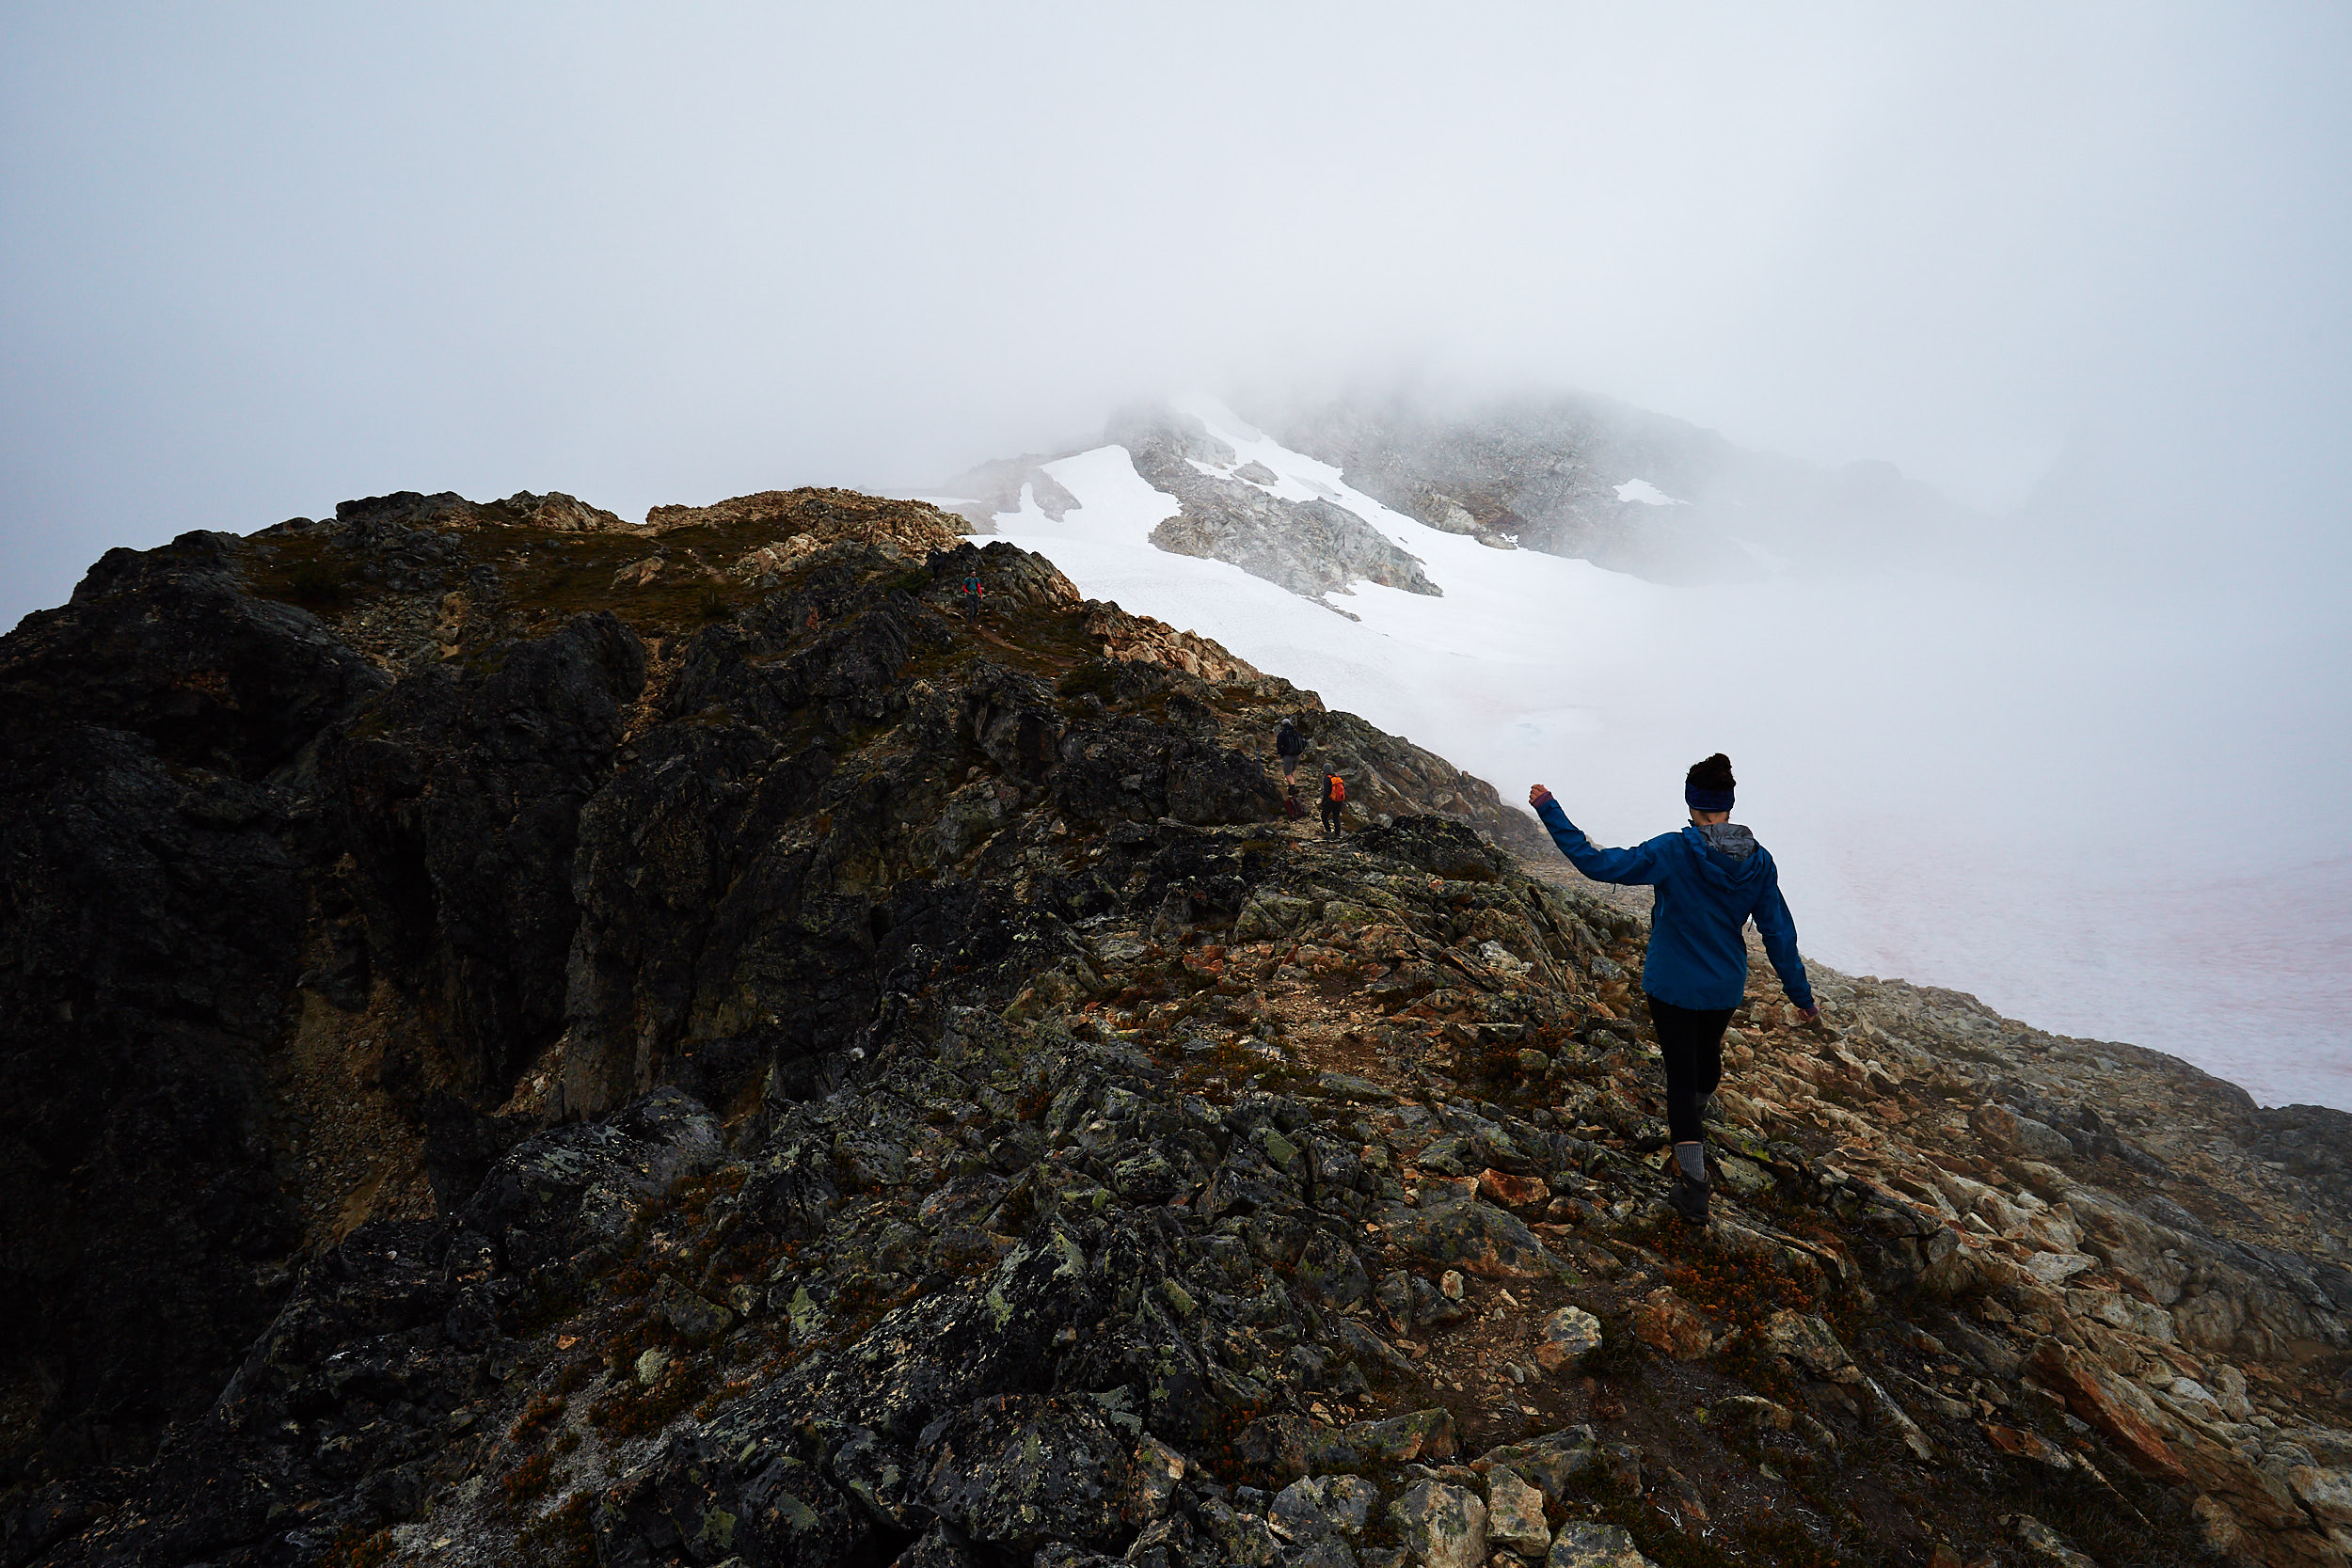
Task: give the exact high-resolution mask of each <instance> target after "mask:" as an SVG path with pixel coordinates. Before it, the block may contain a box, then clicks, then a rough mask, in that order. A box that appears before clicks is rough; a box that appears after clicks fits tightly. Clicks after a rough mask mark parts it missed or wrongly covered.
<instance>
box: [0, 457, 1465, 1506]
mask: <svg viewBox="0 0 2352 1568" xmlns="http://www.w3.org/2000/svg"><path fill="white" fill-rule="evenodd" d="M705 519H710V520H705ZM973 573H977V574H978V575H979V576H980V577H981V578H982V579H983V580H984V581H985V583H986V584H987V586H988V589H989V596H988V599H987V610H986V612H985V614H984V615H983V616H981V617H980V618H979V619H978V621H977V623H972V622H968V621H967V619H966V618H965V617H964V616H962V615H961V613H960V612H958V610H957V607H956V594H957V591H958V589H959V588H960V586H961V582H962V580H963V578H965V577H966V576H967V575H970V574H973ZM1184 641H1185V640H1184V639H1182V638H1180V637H1178V636H1177V635H1176V634H1174V633H1172V632H1170V631H1169V630H1168V628H1166V627H1161V626H1157V625H1156V624H1154V623H1142V622H1136V621H1134V620H1133V619H1132V618H1129V617H1125V616H1122V615H1120V613H1119V612H1118V611H1117V610H1113V609H1109V608H1108V607H1102V606H1089V605H1086V604H1082V603H1081V602H1079V601H1078V599H1077V597H1076V595H1075V594H1074V593H1073V592H1072V590H1071V589H1070V587H1069V585H1068V584H1067V582H1065V581H1064V580H1063V579H1062V578H1060V577H1059V574H1057V573H1056V572H1055V571H1054V570H1053V569H1052V568H1051V567H1050V566H1048V565H1046V564H1045V563H1044V562H1040V561H1038V560H1036V559H1034V558H1031V557H1026V556H1024V555H1022V554H1021V553H1020V552H1018V551H1015V550H1012V549H1010V548H1009V547H1008V546H994V547H993V548H991V549H990V550H988V551H987V552H985V553H983V552H979V551H976V550H974V549H972V548H971V547H970V546H960V544H959V542H958V540H957V539H956V537H955V535H954V533H953V531H952V530H951V528H950V526H949V525H948V523H947V521H946V519H944V518H942V517H941V516H940V515H938V514H935V513H932V512H930V510H929V509H927V508H923V507H920V506H913V505H906V504H902V503H896V502H882V501H875V500H872V499H868V498H864V497H855V496H849V495H846V494H844V493H840V492H796V493H793V494H790V495H772V494H771V495H768V496H761V497H751V498H744V499H743V500H742V501H739V502H730V503H726V505H724V506H723V507H721V508H714V509H709V510H708V511H707V512H701V513H681V514H680V515H678V516H677V517H672V518H669V519H667V520H666V521H665V525H664V527H663V528H662V530H661V531H660V532H659V533H648V532H646V531H637V530H628V529H625V528H623V527H622V526H621V525H620V524H619V523H618V521H617V519H613V518H611V517H610V516H609V515H605V514H599V513H596V512H594V511H593V509H589V508H585V507H582V506H580V504H579V503H576V502H570V501H569V498H563V497H550V498H545V499H541V498H532V497H518V498H515V499H512V500H509V501H505V502H499V503H494V504H493V505H491V506H488V507H477V506H473V505H471V504H470V503H467V502H465V501H463V500H462V499H460V498H456V497H447V496H443V497H421V496H401V497H389V498H378V499H374V500H371V501H365V502H355V503H350V504H348V505H346V506H345V507H343V508H342V509H341V514H340V515H339V516H338V517H337V518H336V519H333V520H328V521H324V522H318V523H310V522H307V521H300V520H297V521H296V522H295V523H291V524H287V525H282V526H280V527H278V528H277V529H272V530H270V531H266V532H264V533H262V534H259V535H256V536H254V537H253V538H252V539H250V540H239V539H236V538H233V537H231V536H229V535H224V534H191V535H187V536H185V537H183V538H182V539H180V540H178V541H175V542H174V543H173V544H171V545H169V546H166V547H164V548H162V549H158V550H153V551H149V552H145V553H143V554H141V553H135V552H131V551H124V550H118V551H115V552H112V553H110V554H109V555H108V556H107V557H106V558H105V559H104V560H103V561H102V562H99V564H98V565H97V566H96V567H94V568H93V569H92V570H91V572H90V574H89V577H88V578H87V580H86V581H85V582H84V583H83V585H82V587H81V588H80V589H79V590H78V591H77V592H76V594H75V595H74V598H73V601H72V603H71V604H70V605H68V606H66V607H64V608H61V609H59V610H50V611H44V612H41V613H40V614H37V615H34V616H30V617H28V618H27V619H26V620H25V622H24V624H23V625H22V626H20V627H19V628H18V629H17V630H16V631H15V632H14V633H13V634H12V635H11V636H9V637H8V639H7V640H6V641H5V643H0V689H5V690H6V692H7V694H8V698H9V699H10V701H9V710H10V712H11V714H12V716H13V719H12V724H13V732H14V733H13V734H12V735H11V737H10V740H9V744H8V749H7V752H6V756H5V759H0V845H5V859H4V860H0V878H5V882H6V886H7V889H8V900H7V909H6V913H5V923H6V936H7V941H6V946H5V959H4V960H0V1072H5V1075H6V1081H7V1082H8V1084H9V1085H11V1086H12V1089H13V1092H14V1095H15V1098H16V1101H17V1106H18V1113H19V1114H18V1115H16V1116H15V1117H11V1118H10V1121H9V1126H8V1131H7V1132H6V1134H5V1139H6V1143H5V1153H0V1199H4V1200H5V1203H6V1207H7V1211H8V1213H9V1215H10V1224H9V1227H8V1229H9V1231H10V1237H11V1239H10V1241H9V1243H8V1247H7V1249H6V1252H5V1254H0V1271H5V1272H4V1274H0V1301H4V1302H5V1304H6V1305H5V1306H0V1312H4V1313H5V1314H6V1318H5V1330H4V1331H0V1341H4V1342H5V1349H0V1357H5V1362H4V1363H0V1368H4V1370H0V1378H5V1385H6V1391H5V1394H4V1395H0V1454H4V1455H5V1456H6V1463H7V1465H8V1466H9V1469H8V1471H7V1472H5V1473H6V1474H8V1475H11V1476H12V1475H23V1474H30V1475H36V1476H38V1475H45V1474H56V1473H69V1472H71V1471H72V1470H74V1469H75V1468H78V1467H80V1466H82V1465H87V1464H89V1463H91V1462H93V1461H122V1460H129V1459H134V1458H136V1457H138V1456H140V1455H141V1454H143V1453H144V1452H146V1451H147V1449H148V1448H149V1446H150V1445H151V1442H152V1440H153V1438H154V1435H155V1433H157V1432H158V1431H159V1430H160V1427H161V1425H162V1424H163V1423H164V1422H166V1421H168V1420H172V1419H177V1418H185V1417H187V1416H190V1415H192V1414H194V1413H196V1412H197V1411H199V1410H200V1409H201V1408H202V1407H203V1406H204V1405H205V1404H206V1403H207V1402H210V1401H211V1399H212V1398H213V1396H214V1395H215V1393H216V1392H217V1391H218V1389H219V1387H220V1385H221V1382H222V1379H223V1378H224V1376H225V1375H226V1371H227V1370H228V1369H229V1368H230V1367H232V1366H233V1365H234V1363H235V1362H236V1360H237V1359H238V1358H239V1356H241V1354H243V1347H244V1346H245V1345H246V1344H247V1343H248V1342H249V1341H250V1340H251V1339H252V1338H253V1336H254V1335H255V1334H256V1333H258V1332H259V1331H260V1329H261V1327H262V1325H263V1324H264V1323H267V1321H268V1318H269V1315H270V1313H271V1312H272V1311H273V1310H275V1309H276V1306H277V1303H278V1298H279V1297H280V1296H281V1295H282V1293H283V1291H284V1290H285V1288H286V1277H287V1275H286V1270H287V1267H288V1264H289V1262H290V1260H291V1259H293V1258H294V1256H295V1255H296V1253H297V1250H298V1248H299V1247H300V1246H301V1245H302V1244H303V1243H305V1242H306V1241H307V1242H309V1243H324V1242H326V1241H329V1240H331V1239H332V1238H333V1237H334V1236H336V1235H338V1234H341V1233H342V1232H343V1231H345V1230H347V1229H348V1228H349V1227H351V1226H352V1225H354V1224H357V1223H359V1222H360V1221H361V1220H363V1219H365V1218H367V1217H370V1216H373V1215H384V1216H393V1215H405V1216H411V1217H417V1218H422V1217H425V1216H428V1215H430V1214H433V1213H436V1212H445V1211H446V1210H447V1209H448V1208H450V1207H452V1206H453V1205H455V1204H457V1203H460V1202H462V1201H463V1200H464V1199H465V1198H466V1197H467V1196H469V1195H470V1193H471V1192H472V1190H473V1186H474V1184H475V1183H476V1182H477V1181H478V1180H480V1177H481V1175H482V1173H483V1171H484V1170H485V1168H486V1164H487V1162H488V1161H489V1160H490V1159H491V1158H492V1157H493V1156H494V1155H495V1154H496V1152H497V1150H498V1149H499V1148H501V1147H503V1145H504V1144H506V1143H508V1142H511V1141H512V1140H513V1139H514V1138H515V1137H516V1136H519V1135H521V1134H522V1133H523V1132H528V1131H529V1130H530V1129H531V1128H532V1127H533V1126H535V1125H538V1124H540V1123H542V1122H544V1121H547V1120H549V1119H552V1118H555V1117H561V1116H564V1115H567V1114H568V1115H573V1116H579V1115H584V1114H595V1113H598V1112H601V1111H604V1110H606V1109H609V1108H611V1107H612V1106H614V1105H616V1104H619V1103H621V1102H624V1101H628V1100H629V1099H632V1098H634V1097H635V1096H637V1095H638V1094H641V1093H643V1092H644V1091H645V1090H647V1089H649V1088H652V1087H654V1086H656V1085H660V1084H664V1083H677V1084H682V1085H687V1086H689V1087H690V1088H691V1090H692V1091H693V1092H694V1093H696V1094H698V1095H701V1096H704V1097H706V1098H707V1099H708V1100H709V1101H710V1102H711V1103H713V1104H716V1105H727V1104H736V1103H740V1102H742V1101H744V1097H746V1096H751V1097H753V1098H754V1099H755V1098H756V1096H757V1095H758V1093H759V1091H760V1089H761V1087H762V1086H763V1085H766V1084H768V1083H769V1081H770V1077H771V1072H780V1073H782V1074H784V1079H783V1080H782V1081H785V1082H798V1080H795V1079H793V1078H792V1074H794V1073H795V1072H800V1073H803V1074H805V1072H806V1071H807V1070H808V1069H806V1068H805V1067H804V1066H803V1064H805V1063H807V1062H809V1061H811V1060H812V1059H816V1058H818V1057H821V1056H822V1055H823V1054H824V1053H830V1052H837V1051H840V1050H843V1049H846V1048H848V1047H850V1046H852V1045H854V1043H855V1042H856V1041H857V1040H858V1039H859V1038H860V1037H861V1036H862V1035H864V1034H866V1033H867V1032H869V1031H870V1030H871V1029H872V1028H873V1027H874V1026H875V1023H876V1021H877V1019H878V1017H879V1016H880V1015H881V1013H882V1008H883V1003H884V999H885V997H886V996H889V995H904V994H907V993H910V992H913V991H916V990H921V989H923V988H924V987H925V986H927V985H930V984H931V983H932V982H933V980H934V977H935V976H938V975H941V974H955V975H957V976H959V977H964V978H967V979H968V980H969V981H970V983H972V984H975V985H978V986H981V987H983V989H984V988H985V987H986V986H987V985H988V984H991V983H995V984H999V985H1003V984H1009V980H1006V979H1001V978H998V976H999V975H1000V974H1002V975H1017V974H1025V973H1028V972H1030V971H1032V970H1034V969H1036V968H1038V967H1040V966H1041V965H1042V964H1043V963H1045V962H1047V961H1049V960H1050V958H1052V957H1053V956H1055V955H1056V954H1057V952H1058V951H1059V947H1057V938H1056V936H1055V933H1056V932H1057V931H1058V930H1061V929H1062V928H1064V927H1066V926H1067V925H1068V923H1069V922H1071V921H1073V920H1075V919H1078V918H1082V917H1083V916H1084V915H1085V914H1087V913H1089V912H1095V911H1099V909H1100V908H1101V907H1104V901H1105V900H1107V899H1110V898H1111V897H1113V896H1114V895H1113V894H1112V893H1111V892H1110V891H1109V890H1106V889H1105V888H1104V887H1103V886H1101V885H1100V879H1099V878H1096V877H1092V876H1089V874H1087V873H1086V872H1085V871H1084V870H1083V869H1074V870H1073V869H1071V868H1068V867H1062V866H1059V865H1057V866H1056V867H1053V868H1050V869H1047V868H1040V869H1038V870H1036V871H1033V872H1030V873H1028V874H1026V875H1025V876H1024V877H1022V878H1021V879H1018V880H1017V881H1014V882H1009V883H1007V882H1001V881H996V880H992V879H987V878H982V877H979V876H977V875H975V874H974V873H973V871H972V869H971V867H972V863H973V861H972V857H973V856H974V854H975V852H976V851H977V850H979V849H980V848H981V847H982V846H983V845H985V844H987V843H988V842H990V841H991V840H992V838H993V836H994V835H995V834H997V833H998V832H999V831H1000V830H1001V829H1002V828H1003V827H1004V826H1005V825H1006V824H1008V823H1010V822H1012V821H1014V820H1016V819H1017V818H1019V817H1021V816H1022V815H1023V814H1024V813H1031V812H1035V811H1038V810H1049V811H1052V812H1055V813H1057V814H1059V816H1060V818H1061V820H1063V822H1064V823H1065V824H1066V825H1065V827H1064V828H1063V830H1062V832H1063V834H1064V835H1065V837H1067V835H1068V834H1069V833H1070V832H1072V831H1073V830H1075V831H1078V832H1099V831H1101V830H1102V829H1104V827H1105V826H1106V825H1107V824H1109V823H1111V822H1115V821H1151V820H1154V819H1156V818H1159V817H1162V816H1171V815H1172V816H1176V817H1179V818H1182V819H1184V820H1188V821H1196V822H1213V821H1240V820H1255V819H1258V818H1260V817H1263V816H1269V815H1271V814H1272V813H1273V812H1274V811H1275V809H1276V807H1277V805H1278V803H1279V802H1278V798H1277V796H1276V795H1275V793H1274V790H1273V787H1272V786H1271V785H1270V784H1268V782H1267V779H1266V775H1265V773H1264V770H1263V768H1260V767H1259V766H1258V764H1257V762H1256V760H1255V758H1256V753H1257V752H1258V750H1259V749H1260V747H1261V746H1262V745H1263V737H1262V736H1260V735H1259V734H1258V731H1260V730H1264V731H1268V732H1270V730H1271V728H1272V725H1273V723H1274V721H1275V720H1274V715H1275V714H1276V713H1278V712H1295V711H1311V710H1313V709H1314V708H1316V707H1317V704H1316V703H1315V702H1314V699H1313V698H1312V696H1311V694H1306V693H1299V692H1296V691H1294V690H1292V689H1290V688H1288V687H1287V686H1286V685H1284V684H1283V683H1281V682H1279V681H1275V680H1269V679H1267V678H1264V677H1262V676H1259V675H1258V674H1257V673H1255V672H1249V671H1246V670H1243V669H1241V668H1239V667H1236V666H1233V665H1232V663H1231V662H1230V661H1224V662H1223V663H1221V664H1219V663H1218V661H1216V660H1215V659H1212V666H1213V667H1212V669H1211V672H1210V673H1212V675H1216V676H1219V677H1232V678H1230V679H1224V681H1223V684H1212V683H1211V682H1208V681H1203V680H1201V679H1200V678H1199V677H1198V676H1197V675H1194V674H1189V673H1186V672H1185V670H1184V663H1186V662H1189V663H1191V664H1192V665H1193V666H1194V667H1195V668H1196V669H1198V668H1200V657H1199V655H1198V653H1194V652H1187V651H1186V648H1185V646H1184ZM1106 651H1108V652H1109V653H1111V654H1112V655H1114V656H1117V657H1105V653H1106ZM1129 657H1140V658H1142V659H1144V660H1146V662H1137V663H1130V662H1126V661H1125V660H1126V659H1127V658H1129ZM1155 658H1165V659H1167V660H1168V662H1167V663H1156V662H1149V660H1152V659H1155ZM1363 729H1364V727H1363V726H1360V725H1357V726H1355V727H1354V729H1353V730H1351V731H1350V733H1351V735H1354V734H1355V733H1356V732H1357V731H1360V730H1363ZM1368 734H1369V736H1370V738H1366V737H1365V736H1358V745H1357V748H1356V750H1357V751H1358V752H1361V753H1362V754H1361V759H1360V760H1362V761H1363V762H1364V763H1365V765H1366V766H1368V767H1369V766H1372V765H1375V764H1381V763H1385V764H1386V765H1387V766H1386V772H1385V774H1384V779H1383V783H1382V784H1380V785H1378V786H1377V787H1373V788H1371V791H1370V795H1371V799H1372V800H1374V801H1375V804H1374V807H1373V809H1375V810H1377V809H1383V806H1385V808H1386V809H1390V810H1410V809H1412V807H1413V802H1414V800H1415V799H1416V797H1418V798H1420V799H1422V800H1426V799H1428V798H1429V797H1431V796H1434V795H1438V794H1446V795H1449V796H1457V797H1459V798H1460V800H1462V801H1464V802H1470V801H1477V802H1479V803H1478V804H1476V805H1473V806H1471V808H1470V809H1471V810H1472V811H1473V813H1474V814H1483V816H1484V818H1485V820H1486V821H1487V822H1488V823H1489V824H1490V825H1494V826H1502V825H1503V823H1504V818H1503V815H1502V811H1501V809H1500V806H1499V803H1498V802H1496V801H1495V800H1494V798H1493V794H1492V791H1491V790H1483V786H1478V785H1476V784H1475V783H1474V782H1469V783H1465V781H1463V780H1461V778H1460V776H1459V775H1458V774H1456V773H1454V770H1453V769H1451V768H1446V767H1445V766H1444V765H1443V764H1442V763H1439V762H1438V761H1437V759H1435V758H1432V757H1429V756H1427V755H1426V754H1425V753H1417V752H1414V751H1413V749H1412V748H1410V747H1407V746H1405V745H1404V744H1403V743H1401V742H1396V741H1393V740H1392V739H1390V738H1389V737H1384V736H1377V735H1376V732H1368ZM1060 942H1061V945H1066V942H1067V939H1066V938H1063V939H1060ZM510 1102H511V1103H510ZM502 1108H503V1109H502Z"/></svg>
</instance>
